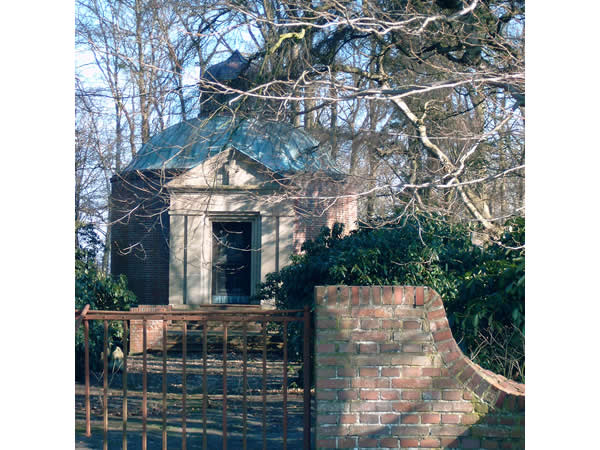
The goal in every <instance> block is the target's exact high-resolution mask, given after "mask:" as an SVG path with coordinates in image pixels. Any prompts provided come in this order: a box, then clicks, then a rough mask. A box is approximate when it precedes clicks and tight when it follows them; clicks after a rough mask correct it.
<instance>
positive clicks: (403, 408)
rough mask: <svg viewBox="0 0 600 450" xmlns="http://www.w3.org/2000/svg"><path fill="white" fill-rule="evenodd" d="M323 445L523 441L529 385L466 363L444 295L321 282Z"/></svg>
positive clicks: (319, 422) (318, 352)
mask: <svg viewBox="0 0 600 450" xmlns="http://www.w3.org/2000/svg"><path fill="white" fill-rule="evenodd" d="M315 300H316V311H315V320H316V340H315V362H316V367H315V376H316V397H317V417H316V444H317V448H511V449H518V448H524V446H525V444H524V441H525V432H524V427H525V414H524V413H525V386H524V385H523V384H519V383H516V382H514V381H511V380H507V379H506V378H504V377H502V376H500V375H497V374H494V373H492V372H490V371H487V370H484V369H483V368H481V367H480V366H478V365H477V364H475V363H473V362H472V361H470V360H469V359H468V358H467V357H466V356H465V355H464V354H463V353H462V351H461V350H460V348H459V347H458V345H457V344H456V341H455V340H454V338H453V336H452V332H451V330H450V327H449V324H448V320H447V318H446V311H445V309H444V306H443V302H442V299H441V298H440V296H439V295H438V294H437V292H435V291H434V290H432V289H428V288H426V287H411V286H367V287H364V286H361V287H358V286H351V287H349V286H327V287H321V286H319V287H316V288H315Z"/></svg>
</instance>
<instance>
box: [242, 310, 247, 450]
mask: <svg viewBox="0 0 600 450" xmlns="http://www.w3.org/2000/svg"><path fill="white" fill-rule="evenodd" d="M243 359H244V362H243V366H242V371H243V375H242V383H243V396H244V397H243V413H242V414H243V416H242V426H243V433H242V445H243V450H246V449H247V446H248V442H247V439H248V438H247V436H246V434H247V430H248V397H247V385H248V321H247V320H246V319H244V342H243Z"/></svg>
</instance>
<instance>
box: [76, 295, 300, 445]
mask: <svg viewBox="0 0 600 450" xmlns="http://www.w3.org/2000/svg"><path fill="white" fill-rule="evenodd" d="M239 314H240V313H239V312H227V311H218V312H212V311H193V310H189V311H181V312H178V311H169V312H123V311H91V310H89V308H88V307H87V306H86V307H85V308H84V309H83V310H81V311H76V312H75V317H76V323H75V331H76V332H77V330H78V329H79V327H81V326H83V335H84V348H85V350H84V355H85V356H84V358H85V361H84V378H85V380H84V383H85V384H84V386H83V392H82V397H83V403H84V405H82V407H84V408H85V436H87V437H91V436H92V408H91V398H92V397H93V395H91V393H90V390H91V389H95V392H96V398H97V400H98V403H101V406H100V407H97V408H95V411H96V417H99V416H100V415H101V417H102V425H101V428H102V432H103V439H102V442H103V448H104V449H107V448H108V447H109V402H110V400H111V399H112V407H111V408H112V411H113V412H114V414H112V416H111V417H112V418H113V426H112V427H111V433H112V438H113V439H112V441H114V432H115V431H114V428H115V427H114V417H115V416H122V418H121V421H122V424H121V425H120V427H119V428H121V430H120V431H119V433H120V434H121V436H120V437H119V440H120V441H121V442H120V445H119V446H122V448H123V449H127V442H128V433H129V435H130V436H131V435H132V429H131V428H130V429H129V430H128V423H129V422H131V420H132V418H133V417H134V416H135V417H137V419H136V420H137V422H136V424H137V425H140V423H139V422H140V421H141V430H139V429H138V430H137V431H136V434H135V439H138V436H137V434H138V433H140V432H141V448H142V449H144V450H145V449H146V448H148V445H149V442H148V434H149V430H148V428H149V412H148V408H149V395H150V396H151V397H152V402H153V404H154V405H155V406H156V407H154V408H152V411H153V413H154V415H155V416H156V415H158V412H157V410H158V409H161V410H162V414H161V415H162V417H161V418H160V419H157V420H154V421H153V422H152V424H151V426H152V427H153V428H152V429H153V430H154V431H157V430H158V429H160V433H161V438H162V439H161V441H162V448H163V449H166V448H167V446H168V445H170V446H171V447H173V446H174V445H176V446H177V447H178V446H179V445H178V443H179V441H180V445H181V448H182V449H186V448H187V447H188V445H190V447H192V448H203V449H207V448H214V447H215V446H216V444H215V443H216V442H217V443H218V442H219V441H222V447H223V449H227V448H228V440H231V441H233V440H232V439H228V433H232V432H235V436H236V439H237V440H236V443H235V444H234V445H235V446H234V447H233V448H240V447H241V448H244V449H246V448H260V447H261V446H262V448H263V449H266V448H267V446H268V448H273V447H274V441H273V439H272V438H269V439H267V434H268V433H269V432H270V433H271V434H272V432H273V430H272V429H271V430H270V431H269V430H267V418H268V417H267V415H268V414H267V409H268V408H267V400H268V398H269V397H270V399H269V400H270V402H269V403H270V405H273V404H280V406H281V408H282V417H279V416H278V414H277V413H276V414H272V415H273V416H276V417H271V418H270V419H271V420H274V419H276V420H278V421H279V420H281V425H282V426H281V429H280V430H279V429H278V430H277V433H278V434H279V437H278V438H277V440H276V443H279V442H281V445H282V447H283V448H284V449H287V448H289V447H290V445H289V442H288V441H289V439H288V422H289V420H288V419H289V417H288V412H289V407H290V404H291V402H290V401H289V395H290V391H293V393H292V394H291V395H295V396H296V397H297V398H298V401H297V403H298V408H296V409H297V410H298V411H300V408H301V414H302V416H303V417H302V423H301V424H300V422H299V421H298V427H296V428H295V430H299V429H300V427H301V428H302V435H301V437H300V434H299V433H300V432H299V431H298V437H299V439H300V440H299V441H298V440H297V441H296V444H297V445H293V442H292V441H290V442H292V445H291V446H293V447H296V448H304V449H309V448H310V447H311V431H310V428H311V393H310V373H311V370H310V364H311V362H310V351H311V346H310V336H311V331H310V330H311V324H310V320H311V317H310V311H309V309H308V307H305V309H303V310H253V311H252V312H249V313H247V314H245V315H243V316H242V317H237V316H236V315H239ZM94 321H99V323H101V324H102V325H103V328H104V330H103V336H102V337H103V343H102V345H103V347H102V348H103V352H102V361H101V362H100V361H99V364H101V369H102V370H101V376H100V377H99V378H98V379H97V383H96V385H95V386H92V385H91V383H90V324H91V323H93V322H94ZM131 321H141V325H142V330H143V333H142V334H143V338H142V339H143V344H142V347H143V351H142V354H141V361H140V360H139V358H140V357H139V356H138V357H134V356H132V355H128V338H129V335H130V333H129V330H130V329H131ZM138 323H139V322H138ZM149 323H150V324H151V325H152V326H156V324H157V323H158V324H160V325H159V326H161V327H162V348H160V349H155V351H154V352H153V353H152V352H151V350H150V349H148V346H147V329H148V324H149ZM114 324H120V326H122V332H123V339H122V343H123V349H122V360H121V361H120V367H119V370H118V371H117V372H116V373H118V372H121V373H122V381H121V383H122V387H121V389H120V395H118V396H117V395H115V394H114V390H111V393H109V378H112V379H114V374H115V372H113V373H112V374H111V373H110V371H111V365H114V364H115V361H114V360H110V358H109V345H108V337H109V327H110V326H114ZM98 326H99V325H96V327H98ZM290 327H294V328H295V330H296V332H295V333H292V334H291V335H293V336H295V338H294V343H295V344H296V346H294V345H292V348H294V349H298V350H299V349H300V346H299V345H298V339H299V338H301V352H300V353H301V355H302V356H301V359H294V358H292V359H293V360H294V361H293V362H295V363H296V364H297V365H298V366H300V365H301V367H303V369H302V371H301V372H302V373H301V376H300V377H299V378H298V385H300V386H293V387H294V388H295V389H291V388H290V387H289V382H290V380H289V378H288V377H289V375H288V371H289V370H290V367H289V366H290V364H291V363H292V359H290V355H289V350H290V345H289V344H290V343H289V340H288V336H289V335H290V333H289V331H290ZM300 330H302V331H300ZM173 332H176V333H178V334H179V336H180V339H179V345H180V349H179V348H178V347H177V342H175V344H174V343H173V341H170V340H169V336H170V333H171V334H172V333H173ZM101 334H102V333H101ZM102 337H100V338H98V339H102ZM191 338H194V339H195V341H191V340H190V339H191ZM274 341H275V342H274ZM190 342H193V344H190ZM191 345H197V347H195V348H192V349H190V348H189V347H190V346H191ZM221 346H222V349H220V348H219V347H221ZM233 347H235V351H236V352H237V353H235V352H234V350H233ZM194 349H195V350H196V351H195V352H194ZM269 351H270V352H271V356H270V357H269ZM239 353H241V358H239V357H238V356H235V358H236V359H235V361H229V362H228V357H229V358H232V356H231V355H234V354H235V355H238V354H239ZM251 354H252V355H254V357H253V358H251V359H252V361H253V364H254V366H251V367H253V368H254V374H255V375H256V376H254V379H255V381H256V383H254V385H255V386H254V389H253V390H252V389H251V387H250V385H249V373H248V369H249V355H251ZM274 354H276V355H277V358H280V359H278V360H277V364H274V363H273V364H271V366H273V365H277V366H278V365H281V368H280V370H281V375H280V377H281V389H277V392H275V394H274V392H273V390H270V392H268V389H267V378H268V370H267V365H268V363H272V361H271V359H272V358H273V355H274ZM158 355H160V357H161V358H159V357H158ZM209 355H210V358H209ZM215 355H217V357H216V358H215ZM194 356H195V358H194ZM270 358H271V359H270ZM109 360H110V362H111V364H110V365H109ZM173 361H175V363H173ZM211 361H212V363H211ZM169 362H171V363H172V364H175V366H176V367H177V368H178V367H181V370H180V371H179V370H177V371H176V372H177V373H178V374H180V375H177V377H178V378H177V380H178V381H179V380H180V381H181V384H180V385H179V383H177V386H175V388H176V391H177V392H174V391H173V389H174V386H173V385H169V389H168V387H167V386H168V381H167V377H168V376H169V373H170V372H175V369H168V363H169ZM149 363H151V364H153V368H151V369H150V371H149V367H148V365H149ZM136 364H137V367H138V370H137V371H136V370H134V367H136ZM140 364H141V370H140V367H139V365H140ZM211 364H212V365H211ZM217 365H218V366H219V367H217ZM113 368H114V366H113ZM228 370H230V371H232V372H235V373H236V374H237V375H236V376H237V377H238V378H241V386H240V384H239V383H238V384H237V385H236V387H237V390H236V391H235V392H236V395H235V396H234V395H232V393H231V392H228ZM209 372H211V373H212V374H213V378H214V374H215V373H216V372H218V373H219V374H220V375H219V376H220V378H222V388H219V389H216V388H214V386H213V387H212V388H209V383H208V376H209ZM271 372H272V370H271ZM149 373H150V376H151V377H153V378H152V381H153V382H154V383H152V385H153V386H156V385H157V384H158V379H159V378H160V376H161V375H162V389H160V390H159V389H154V390H152V389H150V390H149V386H148V377H149ZM278 376H279V375H278ZM140 377H141V398H139V395H138V397H137V400H134V396H133V394H132V393H130V392H129V391H128V385H129V384H130V382H131V379H133V378H135V379H136V380H137V381H140V380H139V378H140ZM100 378H101V379H102V386H100ZM193 379H196V380H197V381H200V379H201V380H202V381H201V383H199V384H201V390H202V392H201V393H198V392H197V386H196V385H194V384H193V383H192V384H191V383H190V380H193ZM258 379H261V380H262V383H261V386H258ZM231 380H235V381H240V380H239V379H237V378H231V376H230V383H231V382H232V381H231ZM278 382H279V378H277V383H278ZM229 390H230V391H231V388H229ZM168 391H170V392H168ZM211 391H220V393H218V394H214V392H211ZM138 394H139V392H138ZM228 394H229V395H228ZM119 397H120V400H121V401H120V402H118V403H119V404H117V406H115V398H117V401H118V400H119ZM228 397H229V398H230V399H231V400H232V401H233V399H234V397H235V402H237V403H236V405H238V410H237V412H236V413H235V414H232V413H231V412H228ZM273 397H275V400H273ZM167 398H169V403H170V407H171V414H170V419H169V420H167V410H168V402H167ZM193 399H195V400H197V401H196V402H195V403H194V405H191V402H192V401H193ZM251 399H254V400H253V401H250V400H251ZM135 401H137V402H138V403H136V405H137V409H136V411H135V412H134V411H128V407H130V404H131V405H133V404H134V402H135ZM200 404H201V406H200ZM173 405H174V406H173ZM215 405H216V407H217V408H220V409H221V412H220V414H219V416H220V417H219V418H216V416H215V414H214V411H215ZM239 406H241V411H240V410H239V409H240V408H239ZM270 407H272V406H270ZM278 407H279V406H278ZM76 408H77V405H76ZM173 408H176V411H178V412H179V411H180V414H176V416H177V419H178V420H177V422H178V424H177V425H176V426H174V420H175V419H174V418H173V414H172V410H173ZM132 409H133V408H132ZM200 409H201V416H200V417H201V419H198V420H195V421H194V423H190V422H192V420H191V419H190V417H191V416H192V412H195V413H196V414H197V415H198V414H199V411H200ZM208 409H210V410H211V411H212V413H213V416H212V418H211V419H210V424H209V423H207V422H209V414H208V412H207V410H208ZM100 410H101V414H100V413H99V411H100ZM240 412H241V417H239V415H240V414H239V413H240ZM258 416H260V419H261V421H258V420H257V418H258ZM250 418H252V420H250ZM218 419H220V421H221V426H220V432H219V431H215V425H216V424H217V422H218V421H219V420H218ZM128 421H129V422H128ZM168 422H170V425H168ZM228 422H229V423H230V425H229V426H228ZM232 422H235V424H234V423H232ZM260 422H262V423H260ZM232 427H233V428H235V429H232ZM95 428H97V429H98V428H100V426H98V427H95ZM192 428H193V429H194V430H195V431H191V429H192ZM257 428H260V431H261V434H262V439H260V437H259V436H258V434H257ZM271 428H273V427H271ZM277 428H278V426H277ZM261 440H262V442H260V441H261ZM112 441H111V442H112ZM200 441H201V444H200ZM173 442H177V444H173ZM111 445H112V444H111ZM156 445H157V444H152V445H151V446H152V447H153V448H155V447H156ZM219 446H220V445H219ZM136 447H137V445H136Z"/></svg>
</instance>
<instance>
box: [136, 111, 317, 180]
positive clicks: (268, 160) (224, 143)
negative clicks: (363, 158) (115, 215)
mask: <svg viewBox="0 0 600 450" xmlns="http://www.w3.org/2000/svg"><path fill="white" fill-rule="evenodd" d="M318 146H319V143H318V141H316V140H315V139H314V138H313V137H311V136H309V135H308V134H307V133H305V132H304V131H301V130H299V129H296V128H294V127H292V126H290V125H288V124H284V123H280V122H274V121H265V120H258V119H239V118H232V117H230V116H214V117H210V118H208V117H198V118H196V119H192V120H187V121H183V122H180V123H178V124H177V125H173V126H171V127H169V128H167V129H166V130H164V131H163V132H161V133H158V134H157V135H155V136H153V137H152V138H151V139H150V140H149V141H148V142H146V143H145V144H144V145H143V146H142V147H141V149H140V150H139V152H138V154H137V155H136V157H135V158H134V159H133V160H132V161H131V163H130V164H129V165H128V166H127V167H126V168H125V171H126V172H128V171H134V170H153V169H189V168H192V167H195V166H197V165H198V164H200V163H201V162H203V161H204V160H206V159H208V158H210V157H212V156H214V155H216V154H217V153H220V152H221V151H223V150H226V149H228V148H232V147H233V148H235V149H236V150H238V151H239V152H241V153H243V154H245V155H246V156H248V157H249V158H251V159H253V160H255V161H257V162H259V163H261V164H263V165H264V166H266V167H267V168H269V169H270V170H272V171H274V172H280V173H281V172H300V171H305V170H319V169H325V166H326V165H325V164H324V162H325V160H324V159H323V157H322V155H320V154H319V151H318Z"/></svg>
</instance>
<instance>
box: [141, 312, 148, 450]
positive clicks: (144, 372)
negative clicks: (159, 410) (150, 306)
mask: <svg viewBox="0 0 600 450" xmlns="http://www.w3.org/2000/svg"><path fill="white" fill-rule="evenodd" d="M147 344H148V342H147V332H146V319H145V318H144V319H143V320H142V450H146V448H147V444H148V443H147V436H146V420H147V416H148V379H147V355H146V353H147V350H146V347H147Z"/></svg>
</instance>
